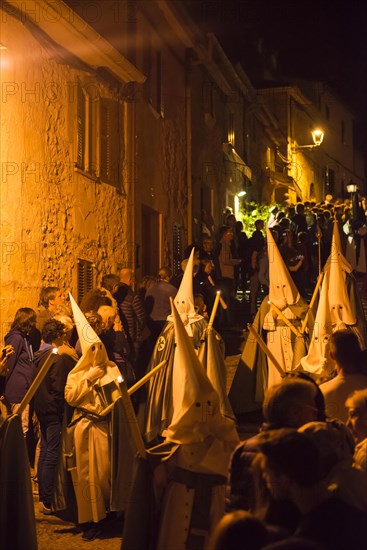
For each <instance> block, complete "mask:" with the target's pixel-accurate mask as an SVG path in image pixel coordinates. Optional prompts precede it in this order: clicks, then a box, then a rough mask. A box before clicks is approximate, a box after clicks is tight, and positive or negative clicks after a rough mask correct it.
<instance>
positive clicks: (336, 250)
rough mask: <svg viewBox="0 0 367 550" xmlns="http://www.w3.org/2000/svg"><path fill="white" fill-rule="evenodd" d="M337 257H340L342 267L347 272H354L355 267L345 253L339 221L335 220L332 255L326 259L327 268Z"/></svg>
mask: <svg viewBox="0 0 367 550" xmlns="http://www.w3.org/2000/svg"><path fill="white" fill-rule="evenodd" d="M336 259H339V261H340V264H341V267H342V269H343V271H345V273H352V271H353V268H352V266H351V265H350V263H349V262H348V260H347V259H346V257H345V256H344V255H343V248H342V243H341V240H340V233H339V228H338V222H337V221H336V220H335V221H334V226H333V237H332V241H331V252H330V256H329V257H328V259H327V261H326V264H325V269H328V268H329V266H330V263H331V262H332V261H335V260H336Z"/></svg>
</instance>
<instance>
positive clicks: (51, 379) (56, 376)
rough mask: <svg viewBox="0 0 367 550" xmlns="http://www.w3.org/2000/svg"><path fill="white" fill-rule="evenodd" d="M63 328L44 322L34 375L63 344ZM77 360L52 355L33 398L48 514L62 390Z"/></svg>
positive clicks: (42, 502)
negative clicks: (53, 348) (39, 432)
mask: <svg viewBox="0 0 367 550" xmlns="http://www.w3.org/2000/svg"><path fill="white" fill-rule="evenodd" d="M64 331H65V326H64V325H63V324H62V323H60V321H57V320H56V319H53V320H50V321H46V323H45V324H44V326H43V329H42V345H41V347H40V350H39V351H38V352H37V353H36V354H35V357H34V363H35V365H34V369H35V374H36V373H37V372H38V371H39V369H40V368H41V367H42V365H43V364H44V363H45V361H46V359H47V358H48V356H49V353H50V350H51V349H52V347H58V346H61V345H62V344H63V342H64ZM75 364H76V361H75V360H74V359H73V358H72V357H71V356H70V355H67V354H61V355H58V354H55V355H54V356H53V362H52V364H51V367H50V368H49V370H48V372H47V374H46V376H45V378H44V380H43V382H42V383H41V385H40V387H39V388H38V390H37V392H36V394H35V396H34V410H35V412H36V415H37V418H38V420H39V423H40V431H41V450H40V457H39V461H38V472H37V475H38V484H39V500H40V511H41V513H44V514H50V513H51V503H52V495H53V490H54V485H55V477H56V468H57V463H58V459H59V450H60V443H61V427H62V420H63V415H64V409H65V399H64V389H65V384H66V379H67V377H68V374H69V372H70V371H71V370H72V369H73V368H74V366H75Z"/></svg>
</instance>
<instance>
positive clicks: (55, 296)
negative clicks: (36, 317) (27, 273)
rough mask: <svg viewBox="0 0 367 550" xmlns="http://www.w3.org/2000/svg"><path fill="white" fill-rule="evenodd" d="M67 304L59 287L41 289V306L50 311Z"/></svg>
mask: <svg viewBox="0 0 367 550" xmlns="http://www.w3.org/2000/svg"><path fill="white" fill-rule="evenodd" d="M64 302H65V299H64V297H63V295H62V294H61V292H60V289H59V287H58V286H47V287H44V288H42V289H41V293H40V298H39V304H40V305H41V306H43V307H44V308H46V309H49V310H50V311H53V309H54V308H55V307H56V306H58V305H60V304H63V303H64Z"/></svg>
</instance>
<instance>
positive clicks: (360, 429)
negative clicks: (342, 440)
mask: <svg viewBox="0 0 367 550" xmlns="http://www.w3.org/2000/svg"><path fill="white" fill-rule="evenodd" d="M345 406H346V407H347V409H348V420H347V426H348V427H349V429H350V430H351V432H352V434H353V436H354V439H355V441H356V443H360V442H361V441H363V440H364V439H366V438H367V389H365V390H359V391H355V392H353V393H352V395H350V396H349V397H348V399H347V400H346V402H345Z"/></svg>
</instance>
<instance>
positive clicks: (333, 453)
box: [298, 419, 354, 476]
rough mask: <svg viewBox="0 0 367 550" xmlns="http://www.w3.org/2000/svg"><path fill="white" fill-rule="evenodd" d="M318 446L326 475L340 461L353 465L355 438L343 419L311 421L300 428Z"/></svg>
mask: <svg viewBox="0 0 367 550" xmlns="http://www.w3.org/2000/svg"><path fill="white" fill-rule="evenodd" d="M298 431H299V432H300V433H304V434H306V435H307V436H308V437H309V438H311V440H312V441H313V442H314V443H315V445H316V446H317V448H318V450H319V453H320V459H321V464H322V467H323V471H324V473H325V476H328V475H329V474H330V472H331V470H332V469H333V468H334V467H335V466H338V465H339V464H340V463H343V464H344V465H345V464H346V463H347V462H348V463H349V464H350V465H352V461H353V453H354V440H353V436H352V434H351V432H350V430H349V429H348V428H347V426H346V425H345V424H344V422H342V421H341V420H336V419H335V420H331V421H326V422H309V423H308V424H304V425H303V426H301V427H300V428H298Z"/></svg>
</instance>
